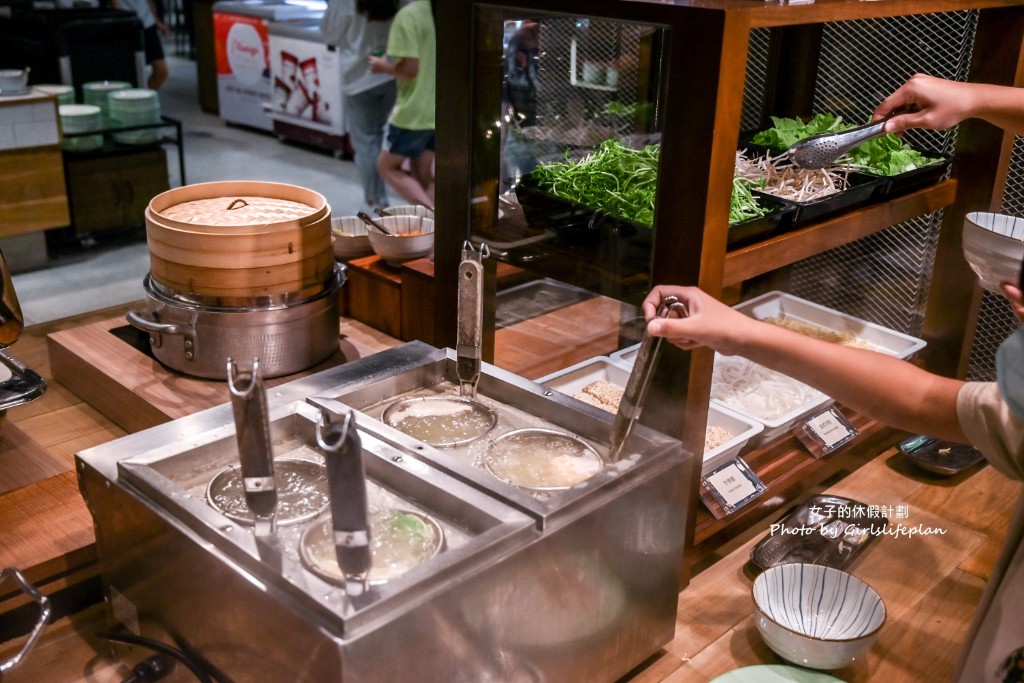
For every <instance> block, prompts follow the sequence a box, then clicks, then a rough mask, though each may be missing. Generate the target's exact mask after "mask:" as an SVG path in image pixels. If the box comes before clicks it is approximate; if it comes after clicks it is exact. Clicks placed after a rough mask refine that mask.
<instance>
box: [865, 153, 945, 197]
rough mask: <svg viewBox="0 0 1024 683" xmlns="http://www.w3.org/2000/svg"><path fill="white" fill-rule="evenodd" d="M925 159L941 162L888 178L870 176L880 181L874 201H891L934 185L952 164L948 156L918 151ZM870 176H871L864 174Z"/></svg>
mask: <svg viewBox="0 0 1024 683" xmlns="http://www.w3.org/2000/svg"><path fill="white" fill-rule="evenodd" d="M918 151H919V152H921V154H924V155H925V156H926V157H930V158H933V159H941V160H942V161H941V162H938V163H934V164H929V165H928V166H922V167H920V168H915V169H914V170H913V171H907V172H906V173H900V174H897V175H890V176H872V177H876V178H878V179H879V180H881V183H880V184H879V185H878V188H877V190H876V191H875V198H876V199H891V198H893V197H899V196H900V195H904V194H909V193H911V192H915V191H917V190H920V189H922V188H925V187H929V186H931V185H934V184H935V183H937V182H939V181H940V180H942V177H943V176H944V175H946V172H947V171H948V170H949V167H950V166H951V165H952V163H953V157H952V156H949V155H948V154H939V153H938V152H929V151H927V150H918ZM865 175H871V174H865Z"/></svg>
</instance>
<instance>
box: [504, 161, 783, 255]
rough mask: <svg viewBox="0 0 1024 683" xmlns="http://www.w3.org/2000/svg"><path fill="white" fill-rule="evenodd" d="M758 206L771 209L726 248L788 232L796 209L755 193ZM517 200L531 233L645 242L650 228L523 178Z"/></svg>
mask: <svg viewBox="0 0 1024 683" xmlns="http://www.w3.org/2000/svg"><path fill="white" fill-rule="evenodd" d="M755 194H756V195H757V199H758V201H759V202H762V203H763V204H765V205H766V206H770V207H772V210H771V212H770V213H768V214H766V215H764V216H759V217H757V218H751V219H749V220H746V221H742V222H740V223H736V224H734V225H730V226H729V235H728V238H727V246H728V247H729V248H736V247H742V246H746V245H748V244H752V243H754V242H758V241H760V240H763V239H765V238H767V237H768V236H769V235H771V234H773V233H775V232H779V231H781V230H785V229H788V227H789V226H790V224H791V222H792V218H793V215H794V213H795V212H796V206H795V205H793V203H792V202H785V201H783V200H781V199H779V198H778V197H773V196H771V195H766V194H762V193H755ZM516 198H517V199H518V200H519V205H520V206H522V207H523V213H524V215H525V216H526V221H527V223H529V225H530V227H531V228H533V229H545V230H553V231H555V232H558V233H560V234H563V235H564V234H572V233H586V232H592V231H595V230H598V229H601V230H609V229H612V230H614V231H615V232H617V233H618V234H620V235H622V236H624V237H632V236H634V235H636V236H640V237H641V238H648V239H649V236H650V233H651V228H650V226H647V225H644V224H642V223H637V222H636V221H631V220H629V219H626V218H621V217H619V216H613V215H612V214H610V213H607V212H605V211H601V210H599V209H594V208H591V207H589V206H585V205H583V204H577V203H575V202H571V201H569V200H567V199H562V198H561V197H556V196H555V195H553V194H550V193H548V192H545V191H544V190H542V189H540V187H539V186H538V185H537V182H536V181H535V180H534V179H533V178H532V177H530V176H525V177H524V178H522V180H520V181H519V184H518V185H517V186H516Z"/></svg>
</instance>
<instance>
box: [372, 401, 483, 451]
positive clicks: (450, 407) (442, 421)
mask: <svg viewBox="0 0 1024 683" xmlns="http://www.w3.org/2000/svg"><path fill="white" fill-rule="evenodd" d="M384 421H385V422H387V423H388V424H389V425H391V426H392V427H394V428H395V429H397V430H399V431H402V432H405V433H406V434H408V435H409V436H411V437H413V438H414V439H419V440H420V441H423V442H425V443H428V444H430V445H432V446H454V445H457V444H463V443H467V442H469V441H472V440H474V439H478V438H480V437H481V436H482V435H484V434H486V433H487V432H489V431H490V430H491V428H493V427H494V424H495V416H494V413H492V412H491V411H490V410H488V409H487V408H485V407H484V406H482V405H479V404H477V403H474V402H472V401H466V400H460V399H457V398H419V399H412V400H409V401H402V402H400V403H396V404H394V405H393V406H392V407H391V408H389V409H388V410H387V411H385V417H384Z"/></svg>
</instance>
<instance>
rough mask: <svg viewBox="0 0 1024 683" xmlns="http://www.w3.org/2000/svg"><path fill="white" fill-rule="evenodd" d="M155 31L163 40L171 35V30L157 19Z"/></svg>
mask: <svg viewBox="0 0 1024 683" xmlns="http://www.w3.org/2000/svg"><path fill="white" fill-rule="evenodd" d="M156 30H157V31H159V32H160V35H162V36H163V37H164V38H168V37H170V35H171V28H170V27H169V26H168V25H167V24H165V23H164V22H162V21H160V20H159V19H157V20H156Z"/></svg>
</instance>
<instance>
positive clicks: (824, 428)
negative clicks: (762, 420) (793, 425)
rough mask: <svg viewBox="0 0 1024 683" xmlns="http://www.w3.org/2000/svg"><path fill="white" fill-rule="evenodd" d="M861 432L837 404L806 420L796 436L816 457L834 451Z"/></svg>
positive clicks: (821, 456)
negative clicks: (840, 410)
mask: <svg viewBox="0 0 1024 683" xmlns="http://www.w3.org/2000/svg"><path fill="white" fill-rule="evenodd" d="M859 433H860V432H858V431H857V428H856V427H854V426H853V425H852V424H850V421H849V420H847V419H846V417H845V416H844V415H843V414H842V413H841V412H839V409H838V408H836V407H835V406H830V407H828V408H826V409H825V410H823V411H821V412H820V413H817V414H816V415H813V416H812V417H810V418H808V419H807V420H805V421H804V423H803V424H802V425H801V426H800V429H799V430H797V432H796V436H797V438H798V439H800V443H802V444H803V445H804V446H805V447H806V448H807V450H808V451H810V452H811V455H813V456H814V457H815V458H823V457H825V456H826V455H829V454H830V453H834V452H835V451H837V450H839V449H840V448H842V447H843V446H845V445H846V444H848V443H850V442H851V441H853V440H854V439H855V438H857V435H858V434H859Z"/></svg>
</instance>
